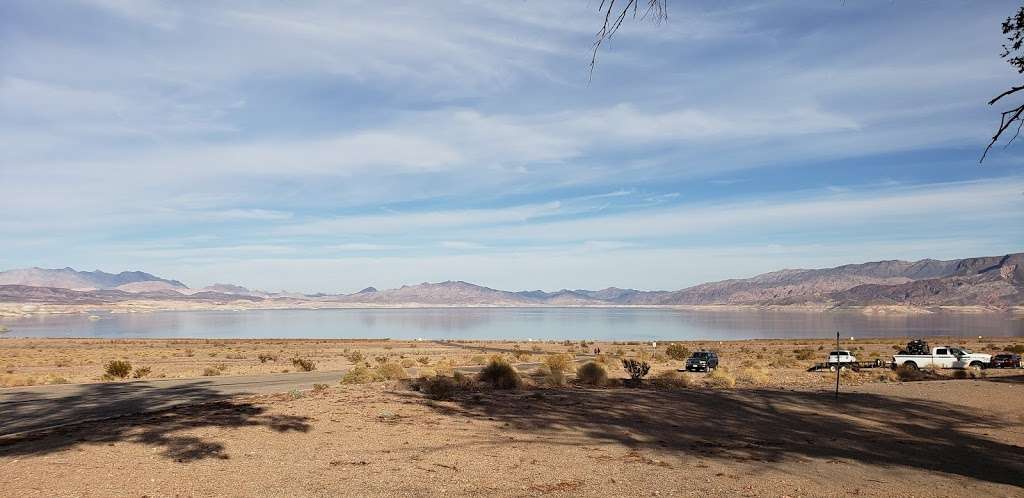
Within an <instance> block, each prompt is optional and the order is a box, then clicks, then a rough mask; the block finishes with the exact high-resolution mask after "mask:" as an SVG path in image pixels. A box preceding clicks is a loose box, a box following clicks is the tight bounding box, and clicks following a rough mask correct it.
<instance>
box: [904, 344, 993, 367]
mask: <svg viewBox="0 0 1024 498" xmlns="http://www.w3.org/2000/svg"><path fill="white" fill-rule="evenodd" d="M892 361H893V366H896V367H906V368H910V369H914V370H917V369H919V368H959V369H963V368H973V369H978V370H980V369H982V368H986V367H988V365H989V363H990V362H991V361H992V355H989V354H984V353H973V352H971V351H970V350H969V349H964V348H960V347H955V346H937V347H934V348H931V349H930V350H929V352H928V354H909V353H908V352H907V351H900V352H899V354H896V355H894V356H893V357H892Z"/></svg>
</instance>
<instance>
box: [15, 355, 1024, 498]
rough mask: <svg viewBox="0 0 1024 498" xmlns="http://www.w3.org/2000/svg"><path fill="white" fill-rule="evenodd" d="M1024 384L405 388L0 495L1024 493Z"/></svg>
mask: <svg viewBox="0 0 1024 498" xmlns="http://www.w3.org/2000/svg"><path fill="white" fill-rule="evenodd" d="M1022 400H1024V375H1017V376H1004V377H999V378H989V379H984V380H955V381H929V382H915V383H889V384H870V385H864V386H853V387H847V388H845V392H844V393H843V395H842V396H841V398H840V401H839V402H835V401H833V400H832V398H831V395H830V394H829V393H827V392H824V391H822V390H820V389H814V388H807V389H759V388H743V389H732V390H708V389H703V388H698V389H682V390H674V391H666V390H654V389H647V388H641V389H628V388H621V387H620V388H587V389H585V388H574V387H568V388H560V389H532V390H523V391H515V392H482V393H467V394H464V395H460V396H458V397H457V398H456V399H454V400H452V401H432V400H429V399H427V398H425V397H424V396H423V395H422V394H420V393H418V392H414V391H411V390H409V389H407V388H406V387H404V386H401V385H398V384H386V383H377V384H367V385H357V386H339V385H335V386H333V387H331V388H329V389H327V390H325V391H320V392H307V393H302V394H296V393H292V394H282V395H270V396H261V397H252V398H246V399H235V400H223V401H219V402H216V403H211V404H207V405H203V406H196V407H191V408H179V409H174V410H170V411H165V412H160V413H154V414H149V415H141V416H134V417H127V418H121V419H116V420H111V421H106V422H97V423H91V424H84V425H81V426H77V427H74V428H65V429H61V430H59V431H57V432H53V433H50V434H47V435H41V436H39V437H37V438H35V439H29V440H14V441H5V442H3V443H2V444H0V490H2V491H0V494H2V495H4V496H19V497H21V496H111V495H117V496H213V495H217V496H366V495H375V496H380V495H390V496H439V495H484V494H486V495H499V496H527V495H529V496H535V495H554V496H581V495H582V496H623V495H644V496H654V495H664V496H677V495H678V496H682V495H686V496H694V495H697V496H775V497H780V496H794V497H795V496H855V495H861V496H894V495H900V496H957V497H962V496H1024V488H1022V487H1021V486H1024V409H1022Z"/></svg>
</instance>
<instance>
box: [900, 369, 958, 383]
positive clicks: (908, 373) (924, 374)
mask: <svg viewBox="0 0 1024 498" xmlns="http://www.w3.org/2000/svg"><path fill="white" fill-rule="evenodd" d="M896 376H897V377H899V379H900V380H901V381H903V382H913V381H917V380H939V379H945V378H946V377H945V376H943V375H941V374H939V373H938V372H935V371H932V370H918V369H915V368H907V367H904V366H900V367H898V368H896Z"/></svg>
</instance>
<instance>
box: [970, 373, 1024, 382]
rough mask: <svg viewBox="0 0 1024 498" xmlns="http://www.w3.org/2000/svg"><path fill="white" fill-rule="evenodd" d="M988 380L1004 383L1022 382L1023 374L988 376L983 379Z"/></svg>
mask: <svg viewBox="0 0 1024 498" xmlns="http://www.w3.org/2000/svg"><path fill="white" fill-rule="evenodd" d="M978 380H984V381H988V382H1002V383H1005V384H1024V374H1021V375H1001V376H998V377H997V376H990V377H985V378H983V379H978Z"/></svg>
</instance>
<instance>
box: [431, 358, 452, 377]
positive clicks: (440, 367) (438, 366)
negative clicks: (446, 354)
mask: <svg viewBox="0 0 1024 498" xmlns="http://www.w3.org/2000/svg"><path fill="white" fill-rule="evenodd" d="M434 371H436V372H437V375H452V374H453V373H454V372H455V363H453V362H452V360H449V359H448V358H441V359H440V360H437V363H434Z"/></svg>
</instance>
